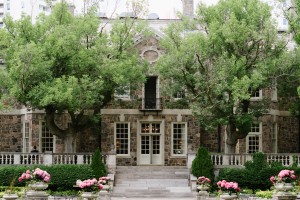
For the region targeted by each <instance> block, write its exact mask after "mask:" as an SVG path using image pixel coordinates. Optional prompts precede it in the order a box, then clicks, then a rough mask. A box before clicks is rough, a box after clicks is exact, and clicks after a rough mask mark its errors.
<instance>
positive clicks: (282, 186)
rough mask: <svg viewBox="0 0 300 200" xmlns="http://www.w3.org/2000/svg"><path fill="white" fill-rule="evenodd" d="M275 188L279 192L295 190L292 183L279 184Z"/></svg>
mask: <svg viewBox="0 0 300 200" xmlns="http://www.w3.org/2000/svg"><path fill="white" fill-rule="evenodd" d="M275 188H276V190H278V191H279V192H289V191H291V190H292V189H293V188H294V186H293V185H292V184H291V183H277V184H276V185H275Z"/></svg>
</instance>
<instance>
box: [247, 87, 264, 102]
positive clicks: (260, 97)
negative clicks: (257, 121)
mask: <svg viewBox="0 0 300 200" xmlns="http://www.w3.org/2000/svg"><path fill="white" fill-rule="evenodd" d="M257 90H258V89H257ZM257 90H255V91H257ZM252 91H253V90H252V89H251V92H250V100H252V101H257V100H262V89H259V91H258V92H259V96H252Z"/></svg>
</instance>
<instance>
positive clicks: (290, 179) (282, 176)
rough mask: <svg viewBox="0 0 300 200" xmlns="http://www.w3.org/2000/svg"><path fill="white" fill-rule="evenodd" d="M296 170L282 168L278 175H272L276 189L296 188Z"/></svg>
mask: <svg viewBox="0 0 300 200" xmlns="http://www.w3.org/2000/svg"><path fill="white" fill-rule="evenodd" d="M296 178H297V177H296V175H295V172H294V170H288V169H284V170H281V171H280V172H279V173H278V175H277V176H271V178H270V181H271V182H272V183H273V184H274V186H275V188H276V190H278V191H281V192H283V191H284V192H287V191H290V190H292V189H293V188H294V185H295V183H296Z"/></svg>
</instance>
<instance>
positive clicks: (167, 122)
mask: <svg viewBox="0 0 300 200" xmlns="http://www.w3.org/2000/svg"><path fill="white" fill-rule="evenodd" d="M119 116H120V115H113V114H110V115H102V140H101V146H102V149H103V151H104V152H107V151H109V150H111V146H112V144H114V123H115V122H119V121H120V117H119ZM124 117H125V119H124V121H125V122H130V156H128V157H121V156H117V165H124V166H126V165H133V166H134V165H137V131H138V127H137V125H138V124H137V122H138V120H147V119H148V117H149V116H148V115H143V113H141V114H131V115H125V116H124ZM158 120H159V121H161V120H164V126H165V127H164V130H165V132H164V141H165V143H164V159H165V160H164V165H168V166H185V165H186V156H183V157H172V156H171V129H172V127H171V122H176V121H177V114H175V113H174V115H160V114H158V115H153V121H158ZM182 122H187V126H188V127H187V131H188V133H187V143H188V149H190V150H193V151H195V150H196V149H198V147H199V145H200V132H199V125H198V123H197V120H196V119H195V118H194V117H192V116H191V115H183V116H182Z"/></svg>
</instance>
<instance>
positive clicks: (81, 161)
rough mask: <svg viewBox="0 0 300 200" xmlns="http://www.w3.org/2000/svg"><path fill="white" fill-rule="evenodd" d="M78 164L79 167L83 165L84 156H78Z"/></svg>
mask: <svg viewBox="0 0 300 200" xmlns="http://www.w3.org/2000/svg"><path fill="white" fill-rule="evenodd" d="M77 164H78V165H81V164H83V155H77Z"/></svg>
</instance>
